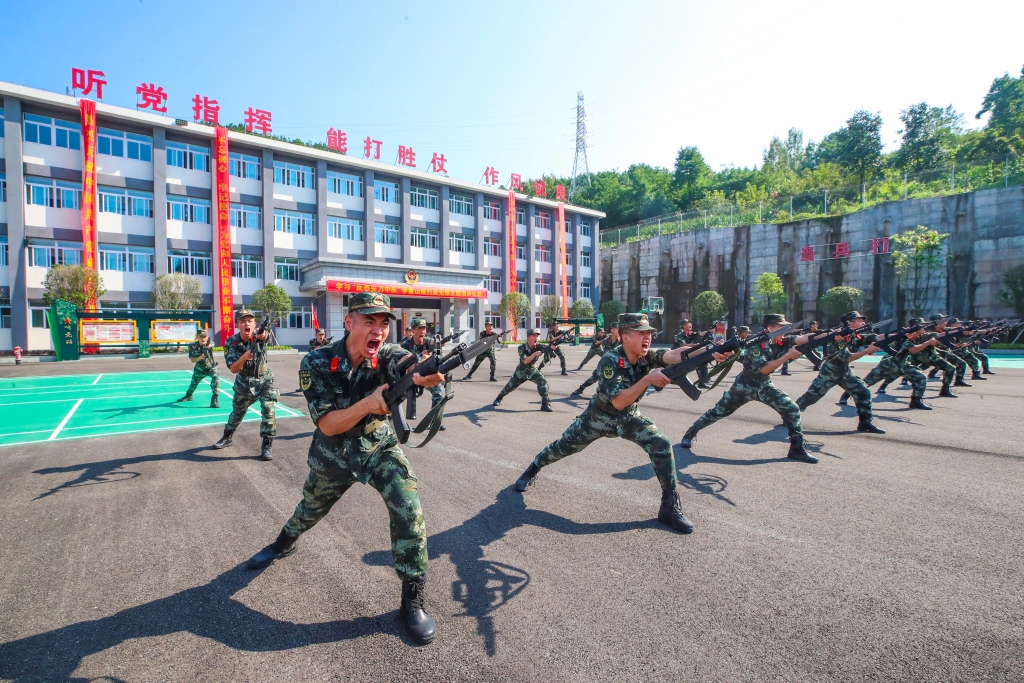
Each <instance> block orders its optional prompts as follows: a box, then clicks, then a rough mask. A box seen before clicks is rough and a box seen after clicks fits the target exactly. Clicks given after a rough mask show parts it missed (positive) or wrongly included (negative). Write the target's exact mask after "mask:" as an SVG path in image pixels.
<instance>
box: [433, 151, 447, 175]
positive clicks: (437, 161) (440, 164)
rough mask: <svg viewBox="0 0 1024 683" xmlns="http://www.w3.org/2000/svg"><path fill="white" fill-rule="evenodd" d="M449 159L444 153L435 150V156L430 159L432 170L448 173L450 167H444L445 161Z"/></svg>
mask: <svg viewBox="0 0 1024 683" xmlns="http://www.w3.org/2000/svg"><path fill="white" fill-rule="evenodd" d="M447 161H448V160H447V159H445V158H444V154H438V153H437V152H434V156H433V158H432V159H431V160H430V170H431V171H433V172H434V173H448V169H447V168H445V167H444V165H445V162H447Z"/></svg>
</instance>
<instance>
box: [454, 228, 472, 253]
mask: <svg viewBox="0 0 1024 683" xmlns="http://www.w3.org/2000/svg"><path fill="white" fill-rule="evenodd" d="M448 251H455V252H458V253H460V254H472V253H473V236H472V235H457V234H455V233H452V234H450V235H448Z"/></svg>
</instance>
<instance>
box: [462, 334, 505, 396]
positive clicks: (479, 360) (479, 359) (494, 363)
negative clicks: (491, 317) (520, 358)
mask: <svg viewBox="0 0 1024 683" xmlns="http://www.w3.org/2000/svg"><path fill="white" fill-rule="evenodd" d="M496 334H497V332H495V331H494V325H492V324H491V323H484V331H483V332H481V333H480V337H481V338H483V337H493V336H494V335H496ZM496 348H497V347H496V346H492V347H491V348H489V349H488V350H487V353H481V354H480V355H479V356H477V357H476V360H474V361H473V367H471V368H470V369H469V373H468V374H467V375H466V376H465V377H463V378H462V379H470V378H472V377H473V373H474V372H476V369H477V368H478V367H480V364H481V363H483V362H484V358H486V359H488V360H489V361H491V381H492V382H497V381H498V380H497V379H495V377H494V371H495V370H496V369H497V367H498V357H497V355H495V349H496Z"/></svg>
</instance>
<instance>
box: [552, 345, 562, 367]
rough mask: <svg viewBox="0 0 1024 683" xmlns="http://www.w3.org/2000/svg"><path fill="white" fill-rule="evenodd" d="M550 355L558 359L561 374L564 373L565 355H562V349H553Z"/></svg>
mask: <svg viewBox="0 0 1024 683" xmlns="http://www.w3.org/2000/svg"><path fill="white" fill-rule="evenodd" d="M551 353H552V354H553V355H554V356H557V357H558V362H559V363H561V364H562V372H565V354H564V353H562V349H560V348H555V350H554V351H552V352H551Z"/></svg>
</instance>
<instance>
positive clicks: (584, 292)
mask: <svg viewBox="0 0 1024 683" xmlns="http://www.w3.org/2000/svg"><path fill="white" fill-rule="evenodd" d="M580 298H581V299H588V300H589V299H590V285H580Z"/></svg>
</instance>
